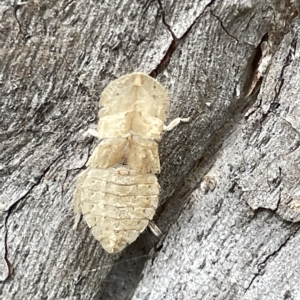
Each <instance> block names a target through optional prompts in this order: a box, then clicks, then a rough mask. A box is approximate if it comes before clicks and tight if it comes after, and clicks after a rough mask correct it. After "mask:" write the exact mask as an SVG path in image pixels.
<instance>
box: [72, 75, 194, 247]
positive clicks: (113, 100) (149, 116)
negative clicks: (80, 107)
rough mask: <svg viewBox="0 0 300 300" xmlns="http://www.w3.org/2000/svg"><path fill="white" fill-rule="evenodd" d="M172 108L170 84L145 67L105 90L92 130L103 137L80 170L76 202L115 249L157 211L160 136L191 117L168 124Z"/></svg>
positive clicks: (102, 238)
mask: <svg viewBox="0 0 300 300" xmlns="http://www.w3.org/2000/svg"><path fill="white" fill-rule="evenodd" d="M168 108H169V97H168V94H167V92H166V90H165V89H164V87H163V86H162V85H161V84H160V83H159V82H158V81H156V80H155V79H153V78H151V77H149V76H148V75H146V74H143V73H132V74H128V75H125V76H122V77H120V78H119V79H117V80H115V81H113V82H111V83H110V84H109V85H108V86H107V87H106V88H105V89H104V90H103V92H102V95H101V98H100V111H99V123H98V131H93V130H89V132H90V133H91V134H92V135H94V136H96V137H98V138H99V139H100V140H101V141H100V143H99V145H98V146H97V147H96V149H95V150H94V152H93V154H92V156H91V157H90V159H89V160H88V162H87V164H86V165H87V169H86V170H85V171H83V172H82V173H81V174H80V175H79V179H78V182H77V188H76V191H75V195H74V206H75V212H76V213H77V216H79V217H80V215H81V214H83V217H84V219H85V221H86V223H87V224H88V226H89V227H90V228H91V229H92V233H93V235H94V236H95V238H96V239H97V240H99V241H100V243H101V245H102V246H103V248H104V249H105V250H106V251H107V252H109V253H116V252H119V251H121V250H123V249H124V248H125V247H126V246H127V245H128V244H130V243H132V242H133V241H135V240H136V238H137V237H138V236H139V234H140V233H141V232H143V231H144V230H145V228H146V227H147V226H148V224H149V221H150V220H152V218H153V216H154V214H155V210H156V208H157V206H158V195H159V188H160V187H159V184H158V181H157V178H156V176H155V175H154V174H156V173H159V172H160V162H159V156H158V144H157V142H158V141H159V140H160V139H161V133H162V131H163V130H171V129H172V128H173V127H175V126H176V125H177V124H179V122H180V121H184V122H187V121H188V120H189V118H185V119H180V118H177V119H175V120H173V121H172V122H171V123H170V124H169V126H164V122H165V121H166V117H167V115H166V114H167V111H168ZM78 221H79V218H78V217H77V221H76V224H77V223H78ZM76 224H75V226H76Z"/></svg>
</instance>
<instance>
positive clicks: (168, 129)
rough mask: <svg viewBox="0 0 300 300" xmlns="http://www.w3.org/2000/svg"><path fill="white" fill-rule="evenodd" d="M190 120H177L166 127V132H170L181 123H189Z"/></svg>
mask: <svg viewBox="0 0 300 300" xmlns="http://www.w3.org/2000/svg"><path fill="white" fill-rule="evenodd" d="M189 121H190V118H176V119H174V120H173V121H171V123H170V124H169V125H167V126H166V125H164V131H170V130H172V129H173V128H174V127H176V126H177V125H178V124H179V123H180V122H189Z"/></svg>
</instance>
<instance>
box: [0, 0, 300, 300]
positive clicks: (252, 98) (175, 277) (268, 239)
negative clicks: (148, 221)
mask: <svg viewBox="0 0 300 300" xmlns="http://www.w3.org/2000/svg"><path fill="white" fill-rule="evenodd" d="M296 4H297V5H298V6H297V5H296ZM298 11H299V3H297V2H295V3H294V2H292V1H285V2H283V1H275V0H269V1H265V2H260V1H232V0H231V1H229V0H228V1H176V2H172V1H165V2H163V1H160V0H157V1H148V0H147V1H146V0H145V1H126V0H124V1H109V2H107V1H102V2H101V3H100V2H97V1H95V2H92V1H81V0H78V1H47V2H43V3H42V2H41V3H40V2H37V1H32V2H30V1H28V2H22V3H21V2H20V3H19V4H13V5H12V4H11V2H8V1H7V2H4V3H1V4H0V12H1V15H0V18H1V19H0V25H1V26H0V33H1V35H0V42H1V50H0V51H1V52H0V55H1V60H0V64H1V73H0V75H1V85H0V92H1V100H0V105H1V124H0V125H1V127H0V128H1V132H0V134H1V135H0V137H1V151H0V157H1V161H0V163H1V165H0V166H1V168H0V172H1V195H0V196H1V199H0V209H1V210H0V212H1V214H0V220H1V223H0V224H1V227H0V229H1V240H0V253H1V260H0V271H1V272H0V279H1V280H2V282H1V288H0V296H1V297H2V298H3V299H131V298H132V297H133V298H134V299H293V298H297V295H298V297H299V296H300V289H299V288H297V282H299V274H298V273H297V270H296V269H295V268H296V265H297V264H299V259H298V256H299V253H298V250H297V249H298V247H297V246H296V245H297V239H299V234H298V229H299V224H297V223H296V222H297V221H299V216H300V215H299V207H300V204H299V203H300V202H299V188H298V181H299V176H298V172H297V170H298V165H299V163H298V162H299V149H298V148H299V121H298V120H297V110H298V111H299V101H297V100H298V98H297V97H298V93H299V84H298V82H299V77H300V75H299V64H300V62H299V46H298V44H299V42H298V38H299V17H298ZM133 71H143V72H145V73H148V74H151V75H152V76H154V77H157V79H158V80H159V81H160V82H161V83H162V84H163V85H164V86H165V87H166V89H167V90H168V91H169V95H170V98H171V110H170V114H169V120H172V119H173V118H174V117H177V116H181V117H187V116H190V117H191V121H190V122H189V123H188V124H181V125H180V126H178V127H177V128H176V129H174V130H173V131H171V132H167V133H165V134H164V136H163V139H162V142H161V144H160V149H159V150H160V157H161V165H162V172H161V174H160V176H159V181H160V185H161V195H160V203H161V205H160V207H159V209H158V211H157V214H156V216H155V222H156V223H157V224H158V226H159V227H160V229H161V230H162V231H163V233H164V238H163V239H158V238H156V237H154V236H153V235H151V233H150V232H148V231H145V232H144V233H143V234H142V235H141V236H140V237H139V238H138V240H137V241H136V242H135V243H133V244H132V245H130V246H128V247H127V248H126V249H125V251H124V252H122V253H121V254H115V255H110V254H107V253H105V252H104V250H103V249H102V248H101V246H100V245H99V243H98V242H97V241H96V240H94V238H93V237H92V235H91V232H90V231H89V229H88V228H87V226H86V224H85V223H84V222H81V223H80V226H79V228H78V231H77V232H73V231H72V230H71V228H72V226H73V221H74V216H73V207H72V196H73V192H74V189H75V183H76V178H77V176H78V174H79V173H80V172H81V170H82V169H84V165H85V163H86V161H87V159H88V157H89V155H90V154H91V151H92V150H93V149H94V147H95V145H96V143H97V141H96V140H94V139H93V138H87V139H84V138H83V137H82V133H83V132H85V131H86V130H87V129H88V127H89V126H90V125H92V124H95V123H96V121H97V112H98V99H99V96H100V94H101V91H102V90H103V88H104V87H105V86H106V85H107V84H108V83H109V82H110V81H111V80H113V79H115V78H117V77H119V76H121V75H124V74H126V73H131V72H133ZM297 92H298V93H297ZM205 174H207V176H204V175H205ZM203 176H204V177H203ZM202 180H203V181H202ZM201 181H202V184H201V187H200V188H198V189H197V190H196V191H195V192H194V193H193V194H192V196H191V193H192V192H193V191H194V190H195V188H197V187H199V185H200V183H201ZM178 218H179V219H178ZM170 228H171V229H170ZM169 229H170V230H169ZM294 244H295V246H294ZM146 261H147V264H146V268H145V270H144V275H143V279H142V280H141V281H140V278H141V272H142V271H143V268H144V264H145V262H146ZM286 279H288V280H286ZM139 281H140V282H139ZM137 285H138V286H137ZM133 295H134V296H133ZM277 295H278V298H276V297H277Z"/></svg>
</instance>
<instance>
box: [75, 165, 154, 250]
mask: <svg viewBox="0 0 300 300" xmlns="http://www.w3.org/2000/svg"><path fill="white" fill-rule="evenodd" d="M158 194H159V184H158V182H157V178H156V176H155V175H154V174H152V173H148V174H138V173H137V172H136V171H135V170H133V169H130V168H129V167H128V166H123V165H117V166H114V167H112V168H108V169H97V168H90V169H89V170H88V172H87V173H86V176H85V178H84V179H83V182H82V186H81V191H80V195H79V196H80V199H81V203H80V208H81V211H82V213H83V216H84V219H85V221H86V222H87V224H88V226H89V227H91V229H92V233H93V235H94V236H95V238H96V239H97V240H99V241H100V243H101V245H102V246H103V248H104V249H105V250H106V251H107V252H109V253H114V252H119V251H121V250H122V249H123V248H125V247H126V245H128V244H130V243H132V242H133V241H135V240H136V238H137V237H138V236H139V234H140V233H141V232H143V231H144V230H145V228H146V227H147V226H148V223H149V220H152V218H153V216H154V214H155V210H156V208H157V205H158Z"/></svg>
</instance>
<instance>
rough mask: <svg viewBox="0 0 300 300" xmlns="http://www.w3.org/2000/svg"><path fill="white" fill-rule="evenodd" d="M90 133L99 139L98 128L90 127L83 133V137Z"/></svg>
mask: <svg viewBox="0 0 300 300" xmlns="http://www.w3.org/2000/svg"><path fill="white" fill-rule="evenodd" d="M88 135H91V136H94V137H96V138H98V139H99V133H98V131H97V130H96V129H93V128H89V129H88V130H87V131H86V132H84V133H83V137H86V136H88Z"/></svg>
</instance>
